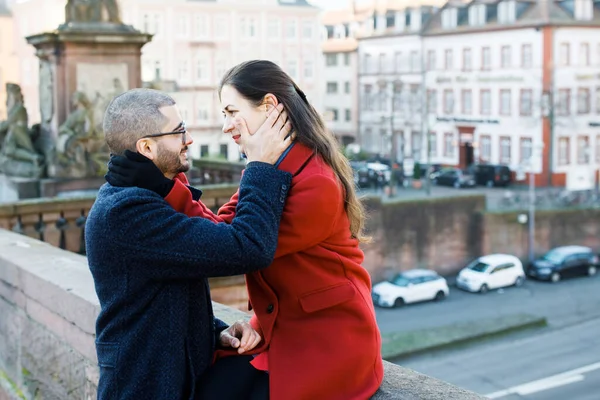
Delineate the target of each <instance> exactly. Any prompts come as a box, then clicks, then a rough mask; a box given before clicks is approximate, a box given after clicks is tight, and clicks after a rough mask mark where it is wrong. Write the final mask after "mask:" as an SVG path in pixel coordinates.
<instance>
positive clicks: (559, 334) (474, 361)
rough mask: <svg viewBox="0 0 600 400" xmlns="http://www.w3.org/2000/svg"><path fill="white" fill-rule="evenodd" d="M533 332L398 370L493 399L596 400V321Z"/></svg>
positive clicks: (599, 378)
mask: <svg viewBox="0 0 600 400" xmlns="http://www.w3.org/2000/svg"><path fill="white" fill-rule="evenodd" d="M596 304H598V303H596ZM537 332H538V333H537V334H534V335H527V336H525V335H520V337H517V338H515V337H507V338H504V339H502V340H497V341H493V342H485V343H482V344H478V345H475V346H471V347H469V348H463V349H458V350H450V351H445V352H437V353H432V354H427V355H423V356H418V357H414V358H410V359H405V360H401V361H398V362H397V364H400V365H402V366H404V367H408V368H411V369H414V370H416V371H418V372H421V373H424V374H427V375H431V376H434V377H436V378H439V379H442V380H445V381H447V382H450V383H453V384H455V385H458V386H461V387H463V388H466V389H470V390H473V391H475V392H477V393H480V394H482V395H485V396H487V397H489V398H492V399H506V400H516V399H527V400H534V399H535V400H567V399H568V400H598V399H599V398H600V318H596V319H593V320H590V321H587V322H583V323H579V324H575V325H573V326H570V327H566V328H559V329H552V328H550V329H548V330H544V331H537Z"/></svg>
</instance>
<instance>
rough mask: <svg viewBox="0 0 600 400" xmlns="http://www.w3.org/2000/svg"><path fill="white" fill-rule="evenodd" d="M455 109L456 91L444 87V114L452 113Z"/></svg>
mask: <svg viewBox="0 0 600 400" xmlns="http://www.w3.org/2000/svg"><path fill="white" fill-rule="evenodd" d="M453 111H454V91H453V90H452V89H444V114H452V112H453Z"/></svg>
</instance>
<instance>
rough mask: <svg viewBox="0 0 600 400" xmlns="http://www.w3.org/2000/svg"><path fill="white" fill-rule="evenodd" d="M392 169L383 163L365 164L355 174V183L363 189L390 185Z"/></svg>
mask: <svg viewBox="0 0 600 400" xmlns="http://www.w3.org/2000/svg"><path fill="white" fill-rule="evenodd" d="M390 179H391V169H390V167H388V166H387V165H385V164H382V163H365V164H363V165H362V166H360V167H359V168H358V169H357V170H356V172H355V182H356V183H357V184H358V186H359V187H361V188H381V187H383V186H385V185H388V184H389V183H390Z"/></svg>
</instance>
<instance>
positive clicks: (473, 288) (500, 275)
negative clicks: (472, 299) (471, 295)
mask: <svg viewBox="0 0 600 400" xmlns="http://www.w3.org/2000/svg"><path fill="white" fill-rule="evenodd" d="M523 282H525V271H523V264H522V263H521V261H520V260H519V259H518V258H517V257H515V256H511V255H508V254H491V255H487V256H483V257H479V258H478V259H476V260H475V261H473V262H471V263H470V264H469V265H467V266H466V267H465V268H464V269H462V270H461V271H460V272H459V274H458V277H457V278H456V286H457V287H459V288H460V289H464V290H467V291H469V292H479V293H486V292H487V291H488V290H490V289H499V288H503V287H507V286H513V285H514V286H521V285H522V284H523Z"/></svg>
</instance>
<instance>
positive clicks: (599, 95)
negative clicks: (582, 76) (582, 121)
mask: <svg viewBox="0 0 600 400" xmlns="http://www.w3.org/2000/svg"><path fill="white" fill-rule="evenodd" d="M596 114H598V115H600V86H598V87H597V88H596Z"/></svg>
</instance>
